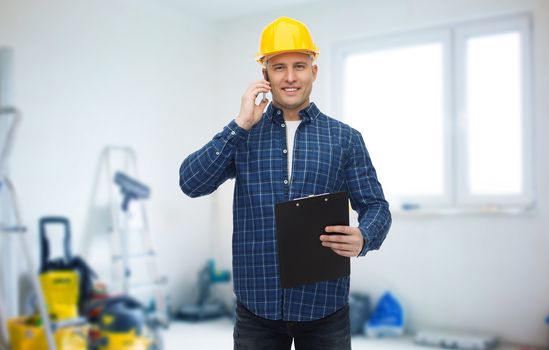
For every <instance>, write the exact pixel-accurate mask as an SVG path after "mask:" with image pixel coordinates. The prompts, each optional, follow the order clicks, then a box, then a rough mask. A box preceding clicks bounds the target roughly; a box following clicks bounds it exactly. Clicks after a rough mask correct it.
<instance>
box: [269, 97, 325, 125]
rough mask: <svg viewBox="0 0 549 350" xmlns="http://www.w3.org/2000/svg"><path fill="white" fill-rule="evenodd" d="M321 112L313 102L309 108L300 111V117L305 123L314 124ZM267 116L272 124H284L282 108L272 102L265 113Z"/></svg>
mask: <svg viewBox="0 0 549 350" xmlns="http://www.w3.org/2000/svg"><path fill="white" fill-rule="evenodd" d="M320 113H321V112H320V110H319V109H318V107H317V106H316V105H315V104H314V102H311V104H309V106H308V107H306V108H304V109H302V110H301V111H299V116H300V117H301V119H302V120H303V122H304V123H310V122H314V121H315V120H316V118H317V117H318V116H319V115H320ZM265 114H266V115H267V118H269V120H270V121H271V122H275V123H282V122H284V112H282V110H281V109H280V108H277V107H275V106H274V105H273V103H272V102H271V103H270V104H269V106H268V107H267V111H266V112H265Z"/></svg>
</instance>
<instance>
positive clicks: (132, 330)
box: [93, 296, 162, 350]
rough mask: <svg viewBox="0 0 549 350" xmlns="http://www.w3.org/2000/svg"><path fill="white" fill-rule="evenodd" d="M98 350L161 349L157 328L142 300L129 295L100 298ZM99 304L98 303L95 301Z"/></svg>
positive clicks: (95, 346)
mask: <svg viewBox="0 0 549 350" xmlns="http://www.w3.org/2000/svg"><path fill="white" fill-rule="evenodd" d="M99 303H100V304H101V306H100V307H101V309H102V311H101V314H100V316H99V335H98V339H96V341H95V343H94V344H93V345H94V346H93V348H94V349H97V350H160V349H161V348H162V344H161V341H160V337H159V334H158V333H157V332H156V330H157V328H154V327H151V325H150V323H149V320H148V318H147V314H146V312H145V309H144V307H143V306H142V304H141V303H140V302H139V301H137V300H136V299H134V298H131V297H128V296H119V297H113V298H109V299H105V300H101V301H99ZM95 306H97V305H95Z"/></svg>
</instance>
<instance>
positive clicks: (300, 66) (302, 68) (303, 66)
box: [296, 63, 307, 70]
mask: <svg viewBox="0 0 549 350" xmlns="http://www.w3.org/2000/svg"><path fill="white" fill-rule="evenodd" d="M306 67H307V66H306V65H305V64H302V63H300V64H297V65H296V69H299V70H304V69H305V68H306Z"/></svg>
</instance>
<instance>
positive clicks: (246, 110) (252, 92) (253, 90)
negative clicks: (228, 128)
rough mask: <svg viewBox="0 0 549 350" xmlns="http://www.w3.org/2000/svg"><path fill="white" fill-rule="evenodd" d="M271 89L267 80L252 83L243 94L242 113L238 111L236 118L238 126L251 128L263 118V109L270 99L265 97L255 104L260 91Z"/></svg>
mask: <svg viewBox="0 0 549 350" xmlns="http://www.w3.org/2000/svg"><path fill="white" fill-rule="evenodd" d="M269 91H271V84H270V83H269V82H268V81H267V80H258V81H255V82H253V83H251V84H250V86H249V87H248V89H247V90H246V92H245V93H244V95H242V100H241V102H240V113H238V117H236V120H235V121H236V123H237V124H238V126H240V127H241V128H243V129H245V130H250V129H251V128H252V127H253V126H254V125H255V124H256V123H257V122H258V121H259V119H261V116H262V115H263V110H264V109H265V106H267V103H269V100H268V99H267V98H265V99H263V100H261V102H260V103H259V104H258V105H256V104H255V100H256V99H257V95H259V94H260V93H263V92H269Z"/></svg>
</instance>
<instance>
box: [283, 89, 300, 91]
mask: <svg viewBox="0 0 549 350" xmlns="http://www.w3.org/2000/svg"><path fill="white" fill-rule="evenodd" d="M284 90H285V91H297V88H285V89H284Z"/></svg>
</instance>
